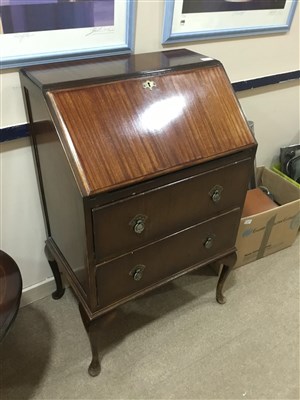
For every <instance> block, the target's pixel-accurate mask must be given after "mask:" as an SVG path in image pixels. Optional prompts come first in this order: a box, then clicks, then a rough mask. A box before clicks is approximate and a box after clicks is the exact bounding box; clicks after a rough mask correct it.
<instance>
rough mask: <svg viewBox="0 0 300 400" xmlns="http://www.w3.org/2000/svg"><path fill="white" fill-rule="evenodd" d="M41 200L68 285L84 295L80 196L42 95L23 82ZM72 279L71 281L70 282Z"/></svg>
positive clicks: (84, 255) (83, 225)
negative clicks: (65, 266)
mask: <svg viewBox="0 0 300 400" xmlns="http://www.w3.org/2000/svg"><path fill="white" fill-rule="evenodd" d="M22 84H23V93H24V98H25V101H26V106H27V112H28V117H29V121H30V135H31V142H32V146H33V152H34V156H35V164H36V172H37V176H38V180H39V186H40V194H41V200H42V203H43V211H44V217H45V223H46V230H47V235H48V237H51V238H52V240H53V241H54V242H55V244H56V246H57V247H58V249H59V251H60V252H61V261H63V262H61V263H60V265H66V264H67V265H68V266H69V267H70V268H68V272H69V273H70V275H71V277H72V278H73V279H72V281H73V282H74V283H75V285H76V283H77V284H78V285H77V286H78V288H79V290H80V291H81V292H82V289H83V291H84V292H86V290H87V289H86V288H87V272H86V268H85V264H86V262H85V260H86V239H85V238H86V235H85V222H84V209H83V201H82V197H81V194H80V192H79V190H78V187H77V184H76V181H75V179H74V176H73V174H72V171H71V169H70V166H69V163H68V160H67V158H66V156H65V153H64V150H63V147H62V145H61V143H60V141H59V138H58V135H57V133H56V130H55V127H54V125H53V123H52V121H51V119H50V116H49V113H48V110H47V106H46V102H45V100H44V97H43V94H42V92H41V91H40V90H39V89H38V88H37V87H36V86H35V85H33V84H32V83H31V82H29V81H28V80H27V79H23V82H22ZM74 277H75V279H74Z"/></svg>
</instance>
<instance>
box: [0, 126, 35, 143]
mask: <svg viewBox="0 0 300 400" xmlns="http://www.w3.org/2000/svg"><path fill="white" fill-rule="evenodd" d="M26 136H29V131H28V124H24V125H17V126H10V127H9V128H2V129H0V143H2V142H6V141H8V140H14V139H20V138H24V137H26Z"/></svg>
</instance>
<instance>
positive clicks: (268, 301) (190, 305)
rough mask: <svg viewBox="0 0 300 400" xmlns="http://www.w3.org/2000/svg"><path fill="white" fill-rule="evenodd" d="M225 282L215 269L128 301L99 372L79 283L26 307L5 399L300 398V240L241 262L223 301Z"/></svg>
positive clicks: (8, 353) (6, 365)
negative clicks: (218, 296)
mask: <svg viewBox="0 0 300 400" xmlns="http://www.w3.org/2000/svg"><path fill="white" fill-rule="evenodd" d="M216 281H217V278H216V276H214V275H213V273H212V272H211V270H210V269H208V268H207V269H206V268H205V269H203V270H200V271H198V272H197V273H193V274H191V275H188V276H185V277H183V278H180V279H178V280H176V281H175V282H173V283H171V284H168V285H166V286H165V287H163V288H160V289H159V290H157V291H155V292H153V293H152V294H151V295H147V296H145V297H143V298H140V299H139V300H137V301H133V302H131V303H128V304H127V305H126V306H123V307H121V308H119V309H118V310H117V311H116V313H115V315H114V317H113V318H112V319H111V321H110V322H107V324H106V326H105V327H102V330H100V332H99V342H100V343H101V348H102V351H103V353H104V357H103V361H102V373H101V374H100V376H98V377H96V378H90V377H89V375H88V374H87V367H88V364H89V361H90V349H89V343H88V339H87V336H86V333H85V331H84V328H83V325H82V323H81V320H80V317H79V312H78V308H77V304H76V301H75V299H74V298H73V296H72V293H71V292H70V291H69V290H68V291H67V293H66V295H65V296H64V297H63V298H62V299H61V300H59V301H54V300H52V298H51V297H48V298H45V299H43V300H41V301H38V302H36V303H34V304H32V305H29V306H27V307H25V308H23V309H22V310H21V311H20V313H19V315H18V318H17V320H16V322H15V324H14V326H13V329H12V330H11V331H10V333H9V335H8V336H7V337H6V340H5V341H4V342H3V343H2V345H1V348H0V352H1V353H0V356H1V392H0V398H1V400H9V399H257V400H261V399H282V400H287V399H299V240H298V241H297V242H296V243H295V244H294V246H293V247H291V248H289V249H286V250H283V251H281V252H279V253H276V254H273V255H271V256H269V257H266V258H264V259H261V260H259V261H256V262H255V263H252V264H249V265H248V266H244V267H242V268H240V269H238V270H235V271H234V273H233V274H232V276H231V277H230V279H229V280H228V282H227V285H226V295H227V304H225V305H223V306H221V305H219V304H217V303H216V302H215V286H216Z"/></svg>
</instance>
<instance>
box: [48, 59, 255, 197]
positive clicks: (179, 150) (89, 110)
mask: <svg viewBox="0 0 300 400" xmlns="http://www.w3.org/2000/svg"><path fill="white" fill-rule="evenodd" d="M148 79H150V78H148ZM151 80H153V81H154V82H155V85H156V86H155V87H154V88H153V90H149V89H145V88H144V87H143V83H145V78H139V79H131V80H124V81H117V82H113V83H109V84H108V83H107V84H101V85H95V86H90V87H84V88H76V89H65V90H58V91H53V92H50V93H49V94H48V96H49V99H50V103H51V105H52V109H54V110H55V113H56V114H58V115H59V118H60V120H61V125H62V128H63V129H61V132H62V140H63V141H65V143H66V144H67V145H69V146H71V147H72V151H73V156H74V160H76V162H77V163H78V170H82V179H83V181H84V183H85V187H86V190H87V194H93V193H97V192H102V191H105V190H111V189H114V188H117V187H119V186H122V185H125V184H128V183H133V182H137V181H141V180H144V179H149V178H151V177H154V176H157V175H159V174H165V173H168V172H170V171H173V170H177V169H180V168H182V167H183V166H190V165H194V164H197V163H202V162H204V161H206V160H209V159H213V158H217V157H219V156H222V155H225V154H229V153H231V152H233V151H239V150H241V149H243V148H245V147H249V146H251V145H253V144H254V143H255V141H254V139H253V137H252V135H251V132H250V130H249V128H248V125H247V122H246V120H245V118H244V116H243V113H242V111H241V109H240V107H239V104H238V102H237V100H236V98H235V96H234V94H233V91H232V88H231V85H230V83H229V81H228V78H227V76H226V74H225V72H224V70H223V68H222V67H219V66H217V67H205V68H199V69H195V70H191V71H183V72H181V73H170V74H166V75H154V76H152V77H151Z"/></svg>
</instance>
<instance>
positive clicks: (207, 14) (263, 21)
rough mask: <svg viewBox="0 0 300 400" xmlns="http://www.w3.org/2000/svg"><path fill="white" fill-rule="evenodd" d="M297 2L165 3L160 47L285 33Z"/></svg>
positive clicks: (215, 0)
mask: <svg viewBox="0 0 300 400" xmlns="http://www.w3.org/2000/svg"><path fill="white" fill-rule="evenodd" d="M297 2H298V0H166V2H165V16H164V29H163V43H173V42H181V41H190V40H199V39H208V38H226V37H234V36H246V35H257V34H264V33H274V32H286V31H288V30H289V28H290V26H291V23H292V19H293V16H294V13H295V9H296V6H297Z"/></svg>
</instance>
